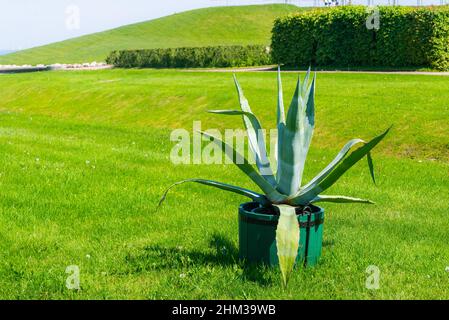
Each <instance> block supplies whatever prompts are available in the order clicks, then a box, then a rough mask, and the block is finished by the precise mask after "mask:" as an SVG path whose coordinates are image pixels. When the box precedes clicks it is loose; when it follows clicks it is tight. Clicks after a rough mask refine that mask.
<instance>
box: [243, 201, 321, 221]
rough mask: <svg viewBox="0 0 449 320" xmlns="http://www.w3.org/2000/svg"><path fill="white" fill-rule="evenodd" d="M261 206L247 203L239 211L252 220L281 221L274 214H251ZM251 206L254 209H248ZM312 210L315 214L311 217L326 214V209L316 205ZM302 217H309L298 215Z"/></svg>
mask: <svg viewBox="0 0 449 320" xmlns="http://www.w3.org/2000/svg"><path fill="white" fill-rule="evenodd" d="M258 205H259V204H258V203H257V202H246V203H242V204H241V205H240V207H239V209H240V210H239V211H240V214H241V215H243V216H246V217H247V218H250V219H256V220H262V221H272V222H276V221H278V220H279V216H278V215H272V214H262V213H256V212H251V211H250V210H251V209H255V208H257V206H258ZM250 206H255V207H254V208H248V207H250ZM309 207H310V208H312V209H313V212H312V214H311V215H323V214H324V209H323V208H321V207H318V206H315V205H309ZM301 216H307V215H298V218H299V217H301Z"/></svg>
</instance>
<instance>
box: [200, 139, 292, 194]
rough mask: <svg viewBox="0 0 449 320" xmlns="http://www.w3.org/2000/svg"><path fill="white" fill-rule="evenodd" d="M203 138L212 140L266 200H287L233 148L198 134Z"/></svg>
mask: <svg viewBox="0 0 449 320" xmlns="http://www.w3.org/2000/svg"><path fill="white" fill-rule="evenodd" d="M200 133H201V134H202V135H203V136H204V137H206V138H209V139H212V141H213V142H214V143H215V144H217V145H218V146H219V147H220V148H221V149H222V151H223V153H224V154H226V155H227V156H228V157H229V159H231V160H232V161H233V162H234V164H235V165H236V166H237V167H238V168H239V169H240V170H241V171H243V172H244V173H245V174H246V175H247V176H248V177H249V178H250V179H251V180H252V181H253V182H254V183H255V184H257V185H258V186H259V188H260V189H261V190H262V191H263V192H264V194H265V195H266V196H267V198H268V199H269V200H270V201H271V202H272V203H282V202H283V201H285V199H286V198H287V197H286V196H285V195H282V194H280V193H279V192H278V191H277V190H276V189H275V188H274V187H273V186H272V185H271V184H270V183H269V182H268V181H266V180H265V179H264V178H263V177H262V176H261V175H260V174H259V173H258V172H257V171H256V170H255V169H254V168H253V166H251V165H250V164H249V162H248V160H247V159H246V158H245V157H244V156H242V155H241V154H240V153H238V152H237V151H236V150H235V149H234V147H232V146H230V145H228V144H227V143H225V142H223V141H222V140H221V139H219V138H217V137H214V136H212V135H209V134H207V133H206V132H200Z"/></svg>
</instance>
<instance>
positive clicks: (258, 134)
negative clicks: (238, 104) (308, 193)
mask: <svg viewBox="0 0 449 320" xmlns="http://www.w3.org/2000/svg"><path fill="white" fill-rule="evenodd" d="M208 112H209V113H214V114H222V115H228V116H239V115H240V116H244V117H247V118H248V119H249V121H250V122H251V129H247V131H248V140H249V141H250V143H251V141H252V139H251V138H250V135H249V134H250V132H252V133H251V136H252V137H254V136H255V140H256V146H255V147H254V148H253V147H251V149H252V150H254V151H253V152H254V153H255V155H256V165H257V167H258V169H259V172H260V173H261V175H262V176H263V177H264V178H265V179H266V180H267V181H268V182H269V183H270V184H271V185H272V186H273V187H275V186H276V179H275V178H274V175H273V171H272V170H271V166H270V161H269V160H268V157H267V149H266V146H265V139H264V137H263V134H262V126H261V125H260V122H259V120H258V119H257V117H256V116H255V115H254V114H253V113H250V112H244V111H238V110H210V111H208ZM253 133H254V135H253Z"/></svg>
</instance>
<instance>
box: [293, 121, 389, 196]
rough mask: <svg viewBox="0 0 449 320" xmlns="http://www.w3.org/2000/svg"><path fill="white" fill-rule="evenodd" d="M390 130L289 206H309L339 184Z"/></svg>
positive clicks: (345, 161) (353, 155) (359, 149)
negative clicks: (341, 178)
mask: <svg viewBox="0 0 449 320" xmlns="http://www.w3.org/2000/svg"><path fill="white" fill-rule="evenodd" d="M390 129H391V128H389V129H388V130H387V131H385V132H384V133H382V134H381V135H379V136H377V137H375V138H374V139H372V140H371V141H370V142H368V143H366V144H364V145H363V146H362V147H360V148H358V149H357V150H355V151H353V152H352V153H351V154H350V155H349V156H347V157H346V158H345V159H344V160H343V161H342V162H340V163H339V165H338V166H337V167H336V168H335V169H334V170H333V171H332V172H331V173H330V174H329V175H327V176H326V178H325V179H324V180H323V181H321V182H320V183H319V184H318V185H316V186H315V187H313V188H312V189H310V190H305V191H304V192H301V193H300V195H299V196H297V197H296V198H294V199H289V204H292V205H307V204H309V203H310V201H312V200H313V199H315V198H316V197H317V196H318V195H319V194H320V193H322V192H323V191H325V190H327V189H329V188H330V187H331V186H332V185H334V183H335V182H337V180H338V179H340V177H341V176H342V175H343V174H345V173H346V172H347V171H348V170H349V169H350V168H352V167H353V166H354V165H355V164H356V163H357V162H358V161H360V160H361V159H362V158H363V157H365V156H366V155H367V154H368V153H369V152H370V151H371V150H372V149H373V148H374V147H375V146H377V145H378V144H379V143H380V142H381V141H382V140H383V139H384V138H385V136H386V135H387V134H388V132H390Z"/></svg>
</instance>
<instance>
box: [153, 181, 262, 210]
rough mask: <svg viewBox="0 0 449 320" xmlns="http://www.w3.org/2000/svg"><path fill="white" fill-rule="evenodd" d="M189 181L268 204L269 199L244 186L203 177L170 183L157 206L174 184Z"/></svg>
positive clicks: (177, 184)
mask: <svg viewBox="0 0 449 320" xmlns="http://www.w3.org/2000/svg"><path fill="white" fill-rule="evenodd" d="M189 182H194V183H199V184H203V185H206V186H211V187H215V188H218V189H222V190H225V191H230V192H234V193H237V194H240V195H242V196H245V197H248V198H250V199H252V200H253V201H256V202H258V203H260V204H262V205H267V204H269V200H268V199H267V198H266V197H265V196H264V195H262V194H259V193H257V192H254V191H251V190H248V189H245V188H241V187H236V186H233V185H230V184H226V183H221V182H217V181H212V180H205V179H188V180H183V181H179V182H176V183H174V184H172V185H171V186H170V187H169V188H168V189H167V190H166V191H165V192H164V195H163V196H162V198H161V200H160V201H159V204H158V207H160V206H161V205H162V203H163V202H164V201H165V199H166V198H167V195H168V193H169V192H170V190H171V189H173V188H174V187H176V186H179V185H181V184H184V183H189Z"/></svg>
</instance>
